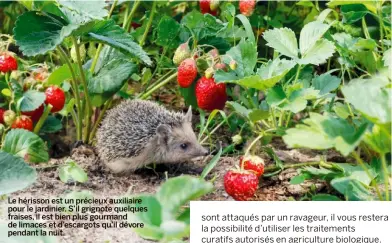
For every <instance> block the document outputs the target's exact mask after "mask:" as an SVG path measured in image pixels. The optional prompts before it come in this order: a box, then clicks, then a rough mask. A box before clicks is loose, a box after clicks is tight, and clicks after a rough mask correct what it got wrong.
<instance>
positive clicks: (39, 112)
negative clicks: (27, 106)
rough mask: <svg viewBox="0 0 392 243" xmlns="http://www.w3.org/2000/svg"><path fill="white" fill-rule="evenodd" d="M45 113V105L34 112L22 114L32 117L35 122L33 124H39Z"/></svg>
mask: <svg viewBox="0 0 392 243" xmlns="http://www.w3.org/2000/svg"><path fill="white" fill-rule="evenodd" d="M43 113H44V105H41V106H40V107H38V108H37V109H35V110H33V111H24V112H22V114H23V115H25V116H29V117H31V120H33V122H37V121H38V120H39V119H40V118H41V116H42V114H43Z"/></svg>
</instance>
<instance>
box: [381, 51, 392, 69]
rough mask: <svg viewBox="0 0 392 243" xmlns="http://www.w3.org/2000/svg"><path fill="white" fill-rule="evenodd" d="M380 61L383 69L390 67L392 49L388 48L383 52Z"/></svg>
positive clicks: (391, 65)
mask: <svg viewBox="0 0 392 243" xmlns="http://www.w3.org/2000/svg"><path fill="white" fill-rule="evenodd" d="M382 60H383V61H384V66H385V67H392V48H389V49H388V50H386V51H385V52H384V55H383V57H382Z"/></svg>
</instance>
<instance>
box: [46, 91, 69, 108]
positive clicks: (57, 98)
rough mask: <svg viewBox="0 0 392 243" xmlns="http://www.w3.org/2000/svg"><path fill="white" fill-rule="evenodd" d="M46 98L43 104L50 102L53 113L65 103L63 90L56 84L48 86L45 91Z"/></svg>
mask: <svg viewBox="0 0 392 243" xmlns="http://www.w3.org/2000/svg"><path fill="white" fill-rule="evenodd" d="M45 95H46V100H45V104H51V105H52V106H53V108H52V110H51V112H52V113H55V112H58V111H61V110H62V109H63V107H64V104H65V94H64V91H63V90H62V89H61V88H59V87H56V86H50V87H49V88H47V89H46V91H45Z"/></svg>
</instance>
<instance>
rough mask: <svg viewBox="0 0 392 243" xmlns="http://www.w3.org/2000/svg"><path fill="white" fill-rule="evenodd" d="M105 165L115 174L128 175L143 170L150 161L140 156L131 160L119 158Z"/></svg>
mask: <svg viewBox="0 0 392 243" xmlns="http://www.w3.org/2000/svg"><path fill="white" fill-rule="evenodd" d="M105 164H106V166H107V167H108V168H109V169H110V170H111V171H112V172H113V173H115V174H126V173H129V172H133V171H135V170H137V169H140V168H143V167H144V166H145V165H147V164H149V161H148V160H147V159H146V156H144V155H139V156H135V157H131V158H117V159H115V160H114V161H111V162H106V163H105Z"/></svg>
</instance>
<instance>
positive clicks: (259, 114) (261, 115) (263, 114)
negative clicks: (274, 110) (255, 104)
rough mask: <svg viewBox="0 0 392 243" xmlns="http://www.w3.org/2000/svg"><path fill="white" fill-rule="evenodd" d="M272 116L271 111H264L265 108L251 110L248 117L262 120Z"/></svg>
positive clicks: (253, 120)
mask: <svg viewBox="0 0 392 243" xmlns="http://www.w3.org/2000/svg"><path fill="white" fill-rule="evenodd" d="M269 116H270V113H269V111H264V110H259V109H257V110H252V111H251V112H249V114H248V117H249V119H250V120H251V121H252V122H257V121H261V120H265V119H268V118H269Z"/></svg>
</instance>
